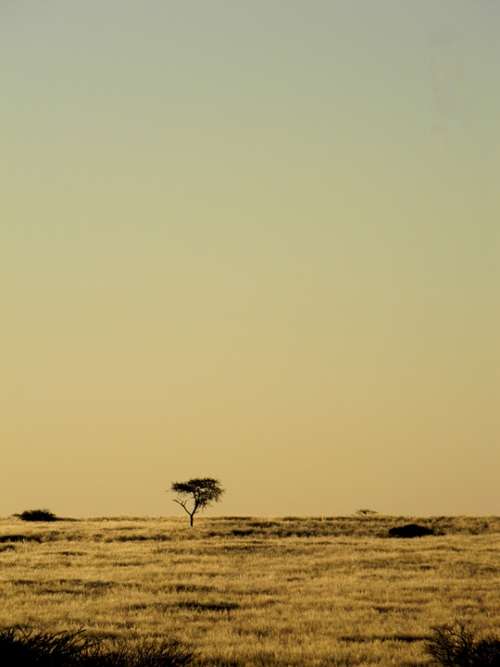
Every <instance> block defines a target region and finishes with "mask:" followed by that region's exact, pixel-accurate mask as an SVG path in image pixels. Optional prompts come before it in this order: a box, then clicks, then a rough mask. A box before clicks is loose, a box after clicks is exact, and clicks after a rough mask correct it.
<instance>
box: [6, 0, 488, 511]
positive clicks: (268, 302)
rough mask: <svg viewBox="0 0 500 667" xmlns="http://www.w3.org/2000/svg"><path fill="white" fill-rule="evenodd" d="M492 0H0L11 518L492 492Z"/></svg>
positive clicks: (327, 505)
mask: <svg viewBox="0 0 500 667" xmlns="http://www.w3.org/2000/svg"><path fill="white" fill-rule="evenodd" d="M499 30H500V4H499V3H498V2H496V1H495V0H475V1H474V2H471V1H469V0H467V1H464V0H441V1H440V2H435V0H420V1H418V2H416V1H415V0H411V1H410V0H378V1H377V2H372V0H311V1H308V2H305V1H304V0H300V1H299V0H288V1H287V2H283V1H278V0H252V2H243V1H242V0H232V1H231V2H229V1H227V0H211V1H210V2H205V0H188V1H186V0H183V1H176V0H169V1H168V2H165V0H144V1H142V2H137V1H135V0H134V1H133V0H104V1H103V0H87V1H86V2H67V0H47V1H46V2H43V3H40V2H38V1H37V0H16V1H15V2H14V1H13V0H12V1H10V0H3V1H2V3H0V62H1V67H0V72H1V75H0V85H1V91H0V92H1V95H0V122H1V127H2V141H1V158H0V305H1V308H2V326H1V336H0V340H1V353H0V377H1V380H0V448H1V452H0V453H1V459H0V461H1V466H0V515H3V516H6V515H9V514H12V513H14V512H21V511H23V510H25V509H29V508H39V507H47V508H49V509H51V510H52V511H54V512H55V513H57V514H58V515H61V516H82V517H83V516H121V515H129V516H130V515H133V516H168V515H177V514H179V515H182V510H181V509H180V508H179V507H177V506H176V505H174V504H172V495H171V494H170V493H169V487H170V485H171V483H172V482H173V481H184V480H186V479H189V478H191V477H216V478H218V479H220V481H221V483H222V485H223V486H224V487H225V489H226V494H225V496H224V498H223V501H222V502H221V504H219V505H217V506H215V507H214V508H213V509H212V510H209V511H208V512H207V514H208V515H209V516H210V515H216V514H226V515H272V516H281V515H315V516H318V515H326V516H331V515H339V514H349V513H352V512H355V511H356V510H358V509H360V508H369V509H372V510H375V511H378V512H381V513H388V514H400V515H401V514H405V515H429V514H434V515H436V514H437V515H443V514H481V515H488V514H498V513H499V512H500V494H498V488H497V483H498V473H499V470H500V442H499V440H500V437H499V436H500V409H499V408H500V404H499V397H500V347H499V345H498V341H499V340H500V308H499V306H500V303H499V301H500V299H499V286H500V225H499V220H500V215H499V214H500V188H499V178H500V177H499V174H500V132H499V126H498V119H499V118H500V86H498V85H497V84H498V72H499V67H500V42H499V41H498V33H499Z"/></svg>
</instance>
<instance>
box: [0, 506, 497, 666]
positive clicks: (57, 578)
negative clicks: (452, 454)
mask: <svg viewBox="0 0 500 667" xmlns="http://www.w3.org/2000/svg"><path fill="white" fill-rule="evenodd" d="M408 522H418V523H419V524H422V525H425V526H429V527H431V528H433V529H434V531H435V533H436V534H435V535H432V536H426V537H419V538H412V539H398V538H390V537H388V530H389V528H391V527H394V526H397V525H402V524H404V523H408ZM499 547H500V517H480V518H478V517H432V518H425V519H416V518H411V517H394V516H391V517H390V516H381V515H376V516H366V517H364V516H356V515H354V516H351V517H317V518H300V517H284V518H276V519H274V518H273V519H271V518H270V519H263V518H257V517H255V518H254V517H218V518H206V517H199V518H197V519H196V521H195V525H194V527H193V528H190V527H189V525H188V524H187V522H186V520H185V518H184V517H183V518H178V519H174V518H165V519H163V518H154V519H144V518H123V517H121V518H101V519H79V520H60V521H57V522H52V523H27V522H23V521H21V520H20V519H18V518H15V517H11V518H5V519H1V520H0V589H1V599H2V604H1V605H0V627H7V626H12V625H13V624H21V625H24V626H28V627H33V628H37V629H41V630H44V631H50V632H59V631H76V630H78V629H81V628H85V630H86V633H87V634H88V635H89V636H91V637H95V638H97V639H100V640H104V641H109V642H112V641H114V640H126V641H127V642H130V643H131V644H134V643H137V644H139V643H140V642H141V641H144V640H153V639H160V638H165V637H168V638H175V639H178V640H180V641H181V642H184V643H185V644H187V645H189V646H190V647H192V649H193V650H194V651H195V655H196V658H195V663H194V664H197V665H204V666H212V667H215V666H227V667H229V666H238V667H240V666H241V667H243V666H253V665H272V666H278V665H283V666H284V665H293V666H309V665H310V666H316V667H319V666H323V665H324V666H326V665H344V666H353V665H399V666H403V665H424V664H428V662H429V658H428V656H426V654H425V651H424V650H423V648H424V645H425V642H426V640H427V639H428V637H429V634H430V632H431V628H432V627H433V626H436V625H439V624H444V623H448V622H451V621H453V620H454V619H463V620H465V621H467V622H470V623H472V624H473V626H474V628H476V629H477V631H478V632H479V633H480V634H483V633H484V634H488V633H490V634H492V633H495V632H497V630H498V628H499V627H500V595H499V593H500V570H499V567H498V566H499V562H498V554H499Z"/></svg>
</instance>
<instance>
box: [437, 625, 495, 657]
mask: <svg viewBox="0 0 500 667" xmlns="http://www.w3.org/2000/svg"><path fill="white" fill-rule="evenodd" d="M433 630H434V634H433V636H432V637H431V639H430V640H429V641H428V642H427V645H426V647H425V650H426V653H427V655H429V656H430V657H431V658H433V664H435V665H442V667H498V666H499V665H500V639H498V638H496V637H492V636H490V637H485V638H483V639H478V638H477V637H476V633H475V631H474V630H472V629H471V628H470V626H467V624H466V623H464V622H462V621H455V622H454V623H447V624H445V625H439V626H437V627H435V628H433Z"/></svg>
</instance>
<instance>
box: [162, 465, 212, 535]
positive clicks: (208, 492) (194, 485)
mask: <svg viewBox="0 0 500 667" xmlns="http://www.w3.org/2000/svg"><path fill="white" fill-rule="evenodd" d="M170 490H171V491H173V492H174V493H176V494H177V495H178V496H179V497H178V498H175V499H174V503H177V504H178V505H180V506H181V507H182V509H183V510H184V511H185V512H186V514H188V515H189V525H190V526H191V527H192V526H193V522H194V515H195V514H196V513H197V512H199V511H200V510H202V509H204V508H205V507H207V506H208V505H210V503H216V502H218V501H219V500H220V498H221V496H222V494H223V493H224V489H223V488H222V486H221V485H220V482H219V480H218V479H213V478H212V477H203V478H198V477H196V478H194V479H190V480H188V481H187V482H173V483H172V486H171V487H170Z"/></svg>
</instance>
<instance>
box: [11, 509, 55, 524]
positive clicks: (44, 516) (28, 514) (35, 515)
mask: <svg viewBox="0 0 500 667" xmlns="http://www.w3.org/2000/svg"><path fill="white" fill-rule="evenodd" d="M14 516H17V517H18V518H19V519H22V520H23V521H57V517H56V515H55V514H54V512H51V511H50V510H25V511H24V512H21V514H15V515H14Z"/></svg>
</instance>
